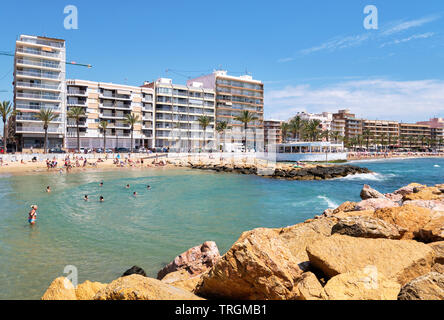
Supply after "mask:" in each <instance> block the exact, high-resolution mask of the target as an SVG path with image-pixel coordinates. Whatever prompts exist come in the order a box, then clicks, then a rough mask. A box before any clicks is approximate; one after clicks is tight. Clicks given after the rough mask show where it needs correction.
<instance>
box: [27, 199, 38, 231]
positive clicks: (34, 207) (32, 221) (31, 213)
mask: <svg viewBox="0 0 444 320" xmlns="http://www.w3.org/2000/svg"><path fill="white" fill-rule="evenodd" d="M37 209H38V207H37V205H35V204H34V205H32V206H31V211H29V215H28V222H29V224H30V225H31V226H33V225H34V224H35V222H36V220H37Z"/></svg>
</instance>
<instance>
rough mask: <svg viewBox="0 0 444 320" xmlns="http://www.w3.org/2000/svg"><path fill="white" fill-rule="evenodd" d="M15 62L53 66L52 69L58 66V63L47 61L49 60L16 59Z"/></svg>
mask: <svg viewBox="0 0 444 320" xmlns="http://www.w3.org/2000/svg"><path fill="white" fill-rule="evenodd" d="M17 63H19V64H26V65H31V66H39V67H46V68H53V69H59V68H60V65H59V64H58V63H54V62H49V61H33V60H24V59H17Z"/></svg>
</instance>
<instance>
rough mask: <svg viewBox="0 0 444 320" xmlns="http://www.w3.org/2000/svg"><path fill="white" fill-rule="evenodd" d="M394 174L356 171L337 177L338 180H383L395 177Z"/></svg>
mask: <svg viewBox="0 0 444 320" xmlns="http://www.w3.org/2000/svg"><path fill="white" fill-rule="evenodd" d="M396 176H397V175H396V174H381V173H378V172H373V173H358V174H354V175H350V176H347V177H343V178H339V179H340V180H369V181H385V180H388V179H391V178H394V177H396Z"/></svg>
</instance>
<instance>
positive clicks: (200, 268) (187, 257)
mask: <svg viewBox="0 0 444 320" xmlns="http://www.w3.org/2000/svg"><path fill="white" fill-rule="evenodd" d="M219 259H220V254H219V249H218V248H217V245H216V243H215V242H214V241H206V242H204V243H203V244H201V245H199V246H196V247H193V248H191V249H188V250H187V251H185V252H184V253H182V254H180V255H178V256H177V257H176V258H174V260H173V261H171V262H170V263H169V264H168V265H166V266H165V267H164V268H163V269H162V270H160V271H159V272H158V274H157V279H159V280H160V279H162V278H163V277H165V276H166V275H167V274H168V273H170V272H175V271H178V270H186V271H187V272H188V273H189V274H190V275H194V276H196V275H199V274H202V273H204V272H205V271H207V270H208V269H209V268H211V267H212V266H213V265H214V264H215V263H216V262H217V261H218V260H219Z"/></svg>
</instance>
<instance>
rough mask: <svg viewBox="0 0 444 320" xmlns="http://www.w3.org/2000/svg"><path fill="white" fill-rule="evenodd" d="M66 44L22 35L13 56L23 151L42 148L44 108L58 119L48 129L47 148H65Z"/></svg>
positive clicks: (15, 97)
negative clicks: (41, 116)
mask: <svg viewBox="0 0 444 320" xmlns="http://www.w3.org/2000/svg"><path fill="white" fill-rule="evenodd" d="M65 59H66V50H65V41H64V40H61V39H54V38H46V37H38V36H28V35H21V36H20V37H19V39H18V40H17V41H16V49H15V57H14V108H15V110H16V112H17V114H16V117H15V132H16V135H17V137H18V146H19V148H20V149H22V148H23V149H29V148H31V147H33V148H35V149H38V148H43V144H44V130H43V122H41V121H39V120H38V119H36V115H37V114H38V113H39V111H40V110H41V109H51V110H53V112H54V113H55V114H57V115H58V117H57V118H56V119H55V120H53V121H52V122H51V123H50V125H49V127H48V147H50V148H51V147H63V144H64V133H65V120H66V118H65V117H66V106H65V101H66V98H65V94H66V92H65V73H66V64H65Z"/></svg>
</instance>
